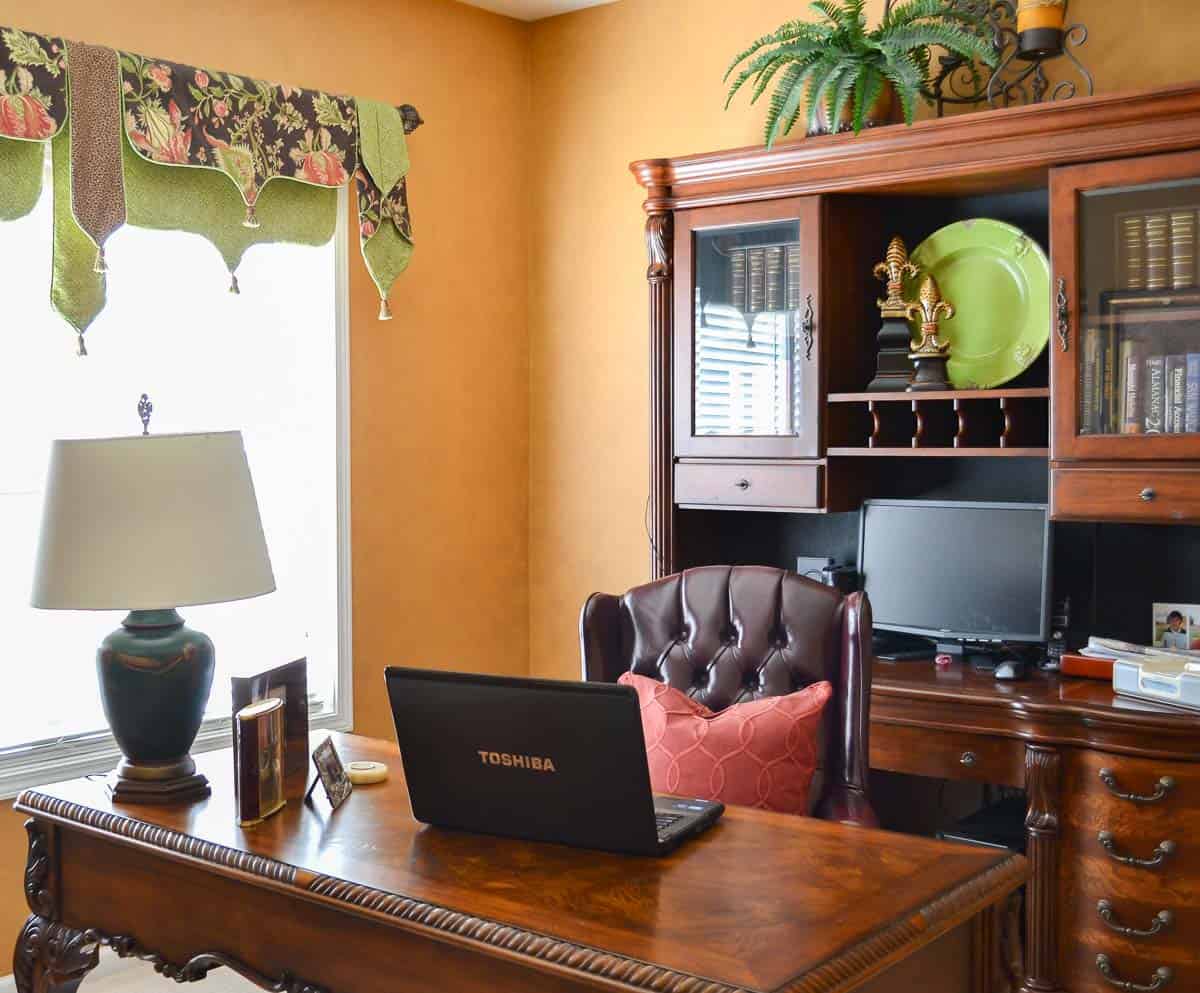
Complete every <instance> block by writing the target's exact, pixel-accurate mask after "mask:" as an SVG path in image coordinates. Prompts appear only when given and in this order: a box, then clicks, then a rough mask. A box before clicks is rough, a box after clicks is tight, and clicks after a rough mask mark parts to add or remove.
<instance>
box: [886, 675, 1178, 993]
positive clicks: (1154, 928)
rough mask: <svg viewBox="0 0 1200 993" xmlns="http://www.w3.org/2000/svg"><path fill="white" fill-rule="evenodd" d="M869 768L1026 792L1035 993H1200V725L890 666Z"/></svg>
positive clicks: (1029, 960)
mask: <svg viewBox="0 0 1200 993" xmlns="http://www.w3.org/2000/svg"><path fill="white" fill-rule="evenodd" d="M871 766H872V767H873V768H876V769H886V770H890V771H893V772H905V773H910V774H914V775H920V776H934V777H938V778H943V779H956V780H973V781H975V782H980V783H995V784H999V785H1006V786H1018V787H1023V788H1024V789H1025V790H1026V791H1027V792H1028V794H1029V813H1028V816H1027V818H1026V821H1025V825H1026V836H1027V855H1028V857H1029V860H1030V862H1031V864H1032V874H1033V875H1032V879H1031V881H1030V887H1029V898H1028V900H1027V914H1028V921H1027V935H1026V956H1025V971H1026V980H1025V986H1024V990H1025V991H1026V993H1059V991H1066V993H1111V991H1112V990H1113V989H1114V987H1115V988H1125V989H1134V988H1137V989H1151V990H1158V989H1163V988H1167V987H1168V986H1169V987H1170V988H1171V989H1178V990H1180V991H1183V990H1189V991H1190V990H1200V963H1198V962H1197V959H1196V955H1195V948H1196V944H1197V941H1198V940H1200V842H1198V841H1197V840H1196V839H1198V838H1200V718H1198V717H1197V716H1196V715H1194V714H1188V713H1187V712H1186V711H1181V710H1174V709H1171V708H1168V707H1159V706H1155V705H1154V704H1143V703H1140V702H1138V701H1134V700H1129V699H1125V698H1122V697H1118V696H1116V695H1115V694H1114V693H1113V692H1112V688H1111V687H1110V686H1109V685H1108V684H1106V683H1103V682H1097V681H1094V680H1084V679H1070V678H1066V679H1063V678H1060V677H1058V676H1053V675H1046V674H1043V673H1035V674H1034V675H1033V676H1032V677H1031V678H1030V679H1028V680H1026V681H1021V682H1014V683H999V682H997V681H996V680H995V679H993V678H992V677H991V676H989V675H986V674H981V673H976V672H974V671H972V670H971V669H969V668H966V667H964V666H961V665H957V664H956V665H955V666H953V667H952V668H951V669H950V670H948V671H946V672H939V671H938V670H937V669H936V668H935V667H934V665H933V663H932V660H930V661H929V662H903V663H887V662H878V661H877V662H876V664H875V667H874V674H873V685H872V692H871ZM1163 777H1167V779H1168V780H1169V785H1166V786H1165V787H1164V786H1160V781H1161V779H1162V778H1163ZM1121 794H1125V795H1124V796H1122V795H1121ZM1129 794H1135V796H1129ZM1104 835H1107V840H1105V839H1104V837H1103V836H1104ZM1163 841H1167V842H1170V845H1169V846H1168V848H1169V849H1170V851H1169V852H1168V853H1167V854H1164V855H1163V856H1162V857H1158V856H1156V854H1155V853H1156V852H1157V851H1158V849H1159V847H1160V843H1161V842H1163ZM1130 858H1134V859H1138V860H1141V861H1142V862H1143V863H1145V864H1140V865H1139V864H1133V863H1130V862H1129V861H1128V860H1129V859H1130ZM1149 863H1153V864H1149ZM1102 902H1103V903H1104V904H1106V905H1107V910H1106V911H1105V910H1103V909H1102ZM1164 911H1165V913H1166V915H1167V918H1166V919H1163V918H1161V917H1160V916H1159V915H1160V914H1161V913H1162V912H1164ZM1166 920H1169V923H1166V922H1165V921H1166ZM1129 928H1133V929H1135V930H1137V931H1145V932H1148V933H1146V934H1132V933H1128V929H1129ZM1101 957H1103V958H1104V960H1105V964H1101ZM1161 969H1167V970H1169V971H1170V973H1171V977H1172V978H1171V979H1169V980H1168V979H1166V978H1165V977H1162V976H1160V975H1159V970H1161ZM1106 972H1107V975H1106ZM1122 982H1129V983H1134V984H1138V985H1137V986H1136V987H1131V986H1126V987H1121V986H1120V983H1122ZM1156 983H1157V985H1155V984H1156Z"/></svg>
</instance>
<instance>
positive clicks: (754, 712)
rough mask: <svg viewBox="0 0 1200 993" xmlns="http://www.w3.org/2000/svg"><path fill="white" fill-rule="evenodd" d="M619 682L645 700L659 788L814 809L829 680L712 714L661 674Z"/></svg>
mask: <svg viewBox="0 0 1200 993" xmlns="http://www.w3.org/2000/svg"><path fill="white" fill-rule="evenodd" d="M618 681H619V682H620V683H623V684H624V685H626V686H632V687H633V688H634V689H635V690H636V691H637V695H638V700H639V702H640V703H641V707H642V728H643V729H644V730H645V734H646V757H647V759H649V762H650V784H651V786H652V787H653V788H654V792H656V793H674V794H676V795H678V796H691V797H697V798H699V799H702V800H720V801H721V802H722V803H731V804H740V805H741V806H745V807H761V808H763V809H764V810H777V811H780V812H782V813H787V814H807V813H808V808H809V803H808V791H809V787H810V786H811V785H812V778H813V773H814V772H815V771H816V768H817V765H818V762H817V732H818V730H819V728H820V724H821V712H822V711H823V710H824V709H825V704H826V703H827V702H828V701H829V697H830V695H831V694H832V692H833V688H832V687H831V686H830V685H829V683H827V682H820V683H813V685H812V686H808V687H806V688H805V689H803V690H800V691H799V692H797V693H790V694H788V695H787V696H773V697H765V698H764V699H762V700H751V701H748V702H746V703H735V704H734V705H733V706H731V707H726V708H725V709H724V710H722V711H721V712H720V713H719V714H714V713H713V712H712V711H711V710H709V709H708V708H707V707H705V706H704V705H703V704H700V703H697V702H696V701H695V700H693V699H692V698H691V697H689V696H688V695H687V694H686V693H681V692H680V691H679V690H676V689H672V688H671V687H670V686H667V685H665V684H664V683H660V682H658V681H657V680H655V679H648V678H647V677H645V676H637V675H634V674H633V673H631V672H627V673H625V674H624V675H622V676H621V678H620V680H618Z"/></svg>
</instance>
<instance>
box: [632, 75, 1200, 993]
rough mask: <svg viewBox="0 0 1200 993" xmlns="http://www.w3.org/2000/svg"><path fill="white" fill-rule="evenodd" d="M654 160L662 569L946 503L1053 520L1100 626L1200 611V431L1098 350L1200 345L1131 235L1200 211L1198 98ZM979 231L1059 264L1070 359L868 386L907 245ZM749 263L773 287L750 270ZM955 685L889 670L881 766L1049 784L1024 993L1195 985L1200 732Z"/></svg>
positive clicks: (1052, 686) (940, 123)
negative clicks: (862, 516)
mask: <svg viewBox="0 0 1200 993" xmlns="http://www.w3.org/2000/svg"><path fill="white" fill-rule="evenodd" d="M631 168H632V170H633V172H634V174H635V176H636V177H637V179H638V181H639V183H641V185H642V186H643V187H644V188H645V190H646V202H645V209H646V213H647V215H648V216H647V224H646V232H647V247H648V251H649V256H650V267H649V270H648V280H649V283H650V361H651V370H650V371H651V375H650V382H651V422H650V437H651V453H650V481H651V484H650V485H651V492H650V522H649V527H650V543H651V556H652V571H653V574H654V575H655V576H656V577H657V576H661V575H666V574H669V573H671V572H675V571H677V570H679V569H682V568H686V567H689V566H693V565H702V564H705V563H709V562H759V563H762V564H771V565H778V566H786V567H791V568H794V567H795V555H796V554H797V553H801V554H810V553H822V554H823V553H829V554H832V555H835V556H836V557H839V558H841V559H842V560H843V561H845V560H847V559H848V558H851V557H852V556H853V554H854V535H853V534H852V533H851V532H852V530H853V532H854V534H856V524H854V522H853V519H854V517H855V516H856V515H854V513H853V512H854V511H856V510H857V509H858V508H859V507H860V505H861V503H862V501H863V499H865V498H868V497H873V496H874V497H897V496H900V497H910V496H913V497H915V496H931V495H937V496H943V497H944V496H950V497H952V498H966V499H971V498H974V499H981V500H989V499H990V500H996V499H1019V500H1028V501H1032V502H1045V503H1048V504H1049V505H1050V507H1051V517H1052V520H1054V521H1055V522H1062V523H1061V524H1056V526H1055V538H1054V555H1055V570H1056V573H1057V576H1058V578H1059V581H1060V582H1061V583H1062V584H1063V588H1064V589H1067V590H1069V591H1070V592H1071V594H1072V596H1075V598H1076V603H1077V604H1078V605H1081V606H1082V607H1083V609H1082V610H1079V611H1077V618H1076V620H1077V626H1078V631H1077V633H1079V634H1086V633H1090V632H1096V633H1108V634H1110V635H1114V636H1118V637H1127V638H1129V639H1130V640H1140V641H1144V640H1145V636H1146V629H1148V625H1149V611H1148V610H1145V611H1144V612H1142V604H1141V602H1140V601H1138V602H1137V604H1136V605H1131V604H1130V603H1129V601H1130V597H1131V595H1132V594H1131V592H1130V591H1131V590H1133V591H1143V590H1144V591H1145V592H1146V595H1147V596H1150V595H1156V596H1161V598H1163V599H1172V597H1171V596H1167V595H1166V594H1165V593H1163V594H1159V592H1158V591H1159V590H1166V589H1170V590H1172V591H1179V592H1177V593H1176V597H1174V598H1176V599H1177V598H1178V596H1179V595H1182V593H1183V592H1187V591H1189V590H1191V589H1192V587H1196V589H1195V593H1196V594H1197V595H1198V596H1200V577H1195V576H1193V573H1197V572H1200V570H1195V569H1194V562H1195V561H1197V559H1196V558H1195V555H1196V554H1200V538H1198V537H1197V536H1198V535H1200V529H1197V530H1193V529H1192V528H1169V527H1164V525H1177V524H1197V523H1200V426H1197V427H1195V428H1193V430H1191V431H1188V430H1185V425H1184V423H1183V421H1182V420H1180V421H1179V423H1178V425H1176V426H1175V427H1174V428H1173V427H1171V425H1170V424H1167V425H1155V424H1150V425H1147V424H1146V423H1145V422H1144V420H1143V419H1144V416H1146V414H1147V411H1144V410H1143V408H1142V407H1138V408H1137V409H1136V411H1135V410H1133V409H1132V408H1130V409H1128V410H1127V409H1124V408H1123V407H1118V406H1114V404H1119V400H1120V394H1119V390H1117V389H1116V388H1115V387H1113V388H1110V390H1109V393H1108V396H1109V397H1110V398H1111V397H1112V396H1117V398H1118V399H1117V400H1111V399H1104V396H1103V395H1102V393H1101V390H1100V387H1099V386H1098V385H1097V382H1098V381H1097V372H1096V368H1097V367H1096V364H1095V356H1096V354H1097V353H1096V351H1095V349H1096V348H1097V347H1098V346H1097V344H1096V342H1097V341H1100V340H1107V341H1108V342H1109V345H1108V347H1109V348H1111V349H1115V351H1114V353H1113V354H1114V365H1116V364H1117V363H1119V362H1121V361H1124V360H1125V358H1126V357H1127V352H1126V348H1127V346H1125V345H1124V342H1125V341H1126V340H1127V339H1128V340H1130V341H1138V342H1144V341H1150V342H1152V343H1154V344H1152V345H1151V346H1150V347H1156V348H1159V349H1160V350H1161V351H1164V352H1166V353H1168V354H1170V353H1175V352H1177V353H1179V354H1181V355H1185V356H1186V353H1187V352H1188V351H1195V352H1196V353H1200V289H1195V287H1197V286H1198V285H1200V280H1197V279H1196V278H1195V273H1194V271H1193V272H1192V274H1191V276H1190V280H1191V287H1192V288H1193V292H1192V293H1191V294H1188V293H1186V292H1178V291H1176V290H1175V287H1178V286H1183V285H1186V281H1187V279H1188V278H1189V275H1188V273H1187V271H1186V270H1185V271H1182V272H1180V273H1176V272H1168V273H1167V275H1166V279H1167V282H1166V283H1165V284H1164V283H1163V282H1161V280H1162V278H1163V272H1162V269H1161V266H1162V264H1163V260H1162V257H1161V255H1159V254H1156V250H1157V249H1158V248H1159V247H1160V246H1156V245H1151V246H1150V247H1149V249H1148V248H1147V246H1146V245H1145V244H1142V245H1141V246H1140V247H1139V246H1131V244H1128V243H1126V241H1125V240H1123V234H1122V232H1123V231H1124V228H1123V224H1124V223H1126V218H1129V217H1137V218H1139V219H1140V220H1138V221H1137V222H1136V224H1142V221H1143V220H1144V219H1145V218H1146V217H1147V216H1149V215H1154V216H1159V215H1164V216H1167V217H1168V218H1170V217H1171V216H1172V215H1173V214H1175V213H1181V212H1182V213H1186V212H1187V211H1188V210H1190V211H1191V216H1192V217H1193V219H1194V218H1196V216H1197V215H1196V210H1197V206H1198V205H1200V85H1187V86H1177V87H1173V88H1169V89H1163V90H1157V91H1153V92H1140V93H1129V94H1121V95H1116V96H1106V97H1096V98H1088V99H1078V100H1071V101H1064V102H1061V103H1055V104H1046V105H1041V106H1034V107H1020V108H1013V109H1007V110H999V111H984V112H978V113H971V114H965V115H961V116H956V117H952V118H945V119H939V120H931V121H924V122H920V123H918V124H916V125H915V126H913V127H911V128H910V127H904V126H895V127H887V128H881V129H879V130H876V131H871V132H864V133H863V134H862V135H860V136H854V135H836V136H828V137H821V138H810V139H805V140H800V141H794V142H784V143H781V144H779V145H777V146H776V147H775V148H774V149H773V150H770V151H767V150H764V149H761V148H747V149H738V150H733V151H725V152H716V153H712V154H703V155H692V156H686V157H682V158H675V159H650V160H646V161H641V162H636V163H634V164H633V166H632V167H631ZM981 216H986V217H993V218H997V219H999V220H1004V221H1009V222H1011V223H1013V224H1015V225H1017V226H1018V227H1020V228H1021V229H1022V230H1023V231H1025V232H1026V233H1027V235H1028V236H1029V237H1030V238H1033V239H1035V240H1036V241H1038V242H1039V243H1041V244H1042V246H1043V247H1044V248H1045V249H1046V250H1047V252H1048V254H1049V256H1050V259H1051V264H1052V297H1053V300H1052V303H1051V308H1052V313H1051V322H1052V323H1051V337H1050V345H1049V348H1048V351H1047V354H1046V355H1044V356H1043V357H1042V358H1041V359H1039V360H1038V361H1037V362H1035V363H1034V364H1033V365H1032V366H1031V367H1030V368H1029V369H1028V370H1027V372H1025V373H1024V374H1022V376H1021V377H1020V378H1018V379H1017V380H1016V381H1014V382H1013V383H1011V384H1009V385H1006V386H1004V387H1002V388H999V389H991V390H947V391H944V392H936V393H922V394H911V393H904V392H898V393H878V392H874V393H872V392H867V391H866V387H867V384H868V383H869V381H870V380H871V378H872V375H873V371H874V362H875V354H876V345H875V334H876V332H877V331H878V329H879V325H880V318H879V312H878V310H877V308H876V306H875V301H876V298H877V297H878V296H879V295H880V292H879V291H880V289H881V286H880V284H879V283H877V282H876V281H875V280H874V278H873V277H872V275H871V273H872V268H873V266H874V265H875V263H877V262H878V261H880V259H882V257H883V254H884V251H885V249H886V247H887V244H888V241H889V239H890V237H891V236H892V235H893V234H900V235H901V236H902V237H904V238H905V240H906V241H907V243H908V244H909V246H910V247H911V246H915V245H916V244H917V243H918V242H920V241H921V240H922V239H923V238H925V237H926V236H928V235H929V234H931V233H932V232H933V231H935V230H937V229H938V228H940V227H942V226H944V225H945V224H947V223H950V222H952V221H955V220H960V219H967V218H972V217H981ZM1130 223H1135V222H1130ZM1154 223H1157V222H1154ZM1143 227H1144V225H1143ZM1193 244H1194V241H1193ZM747 246H753V247H754V248H755V249H759V248H761V249H763V251H761V252H757V251H756V252H754V253H750V254H751V255H753V256H754V258H755V260H756V264H757V265H760V266H763V265H765V266H767V267H769V269H770V270H771V272H772V273H773V274H774V275H773V278H768V279H766V280H765V281H764V280H763V279H762V278H760V277H759V276H756V274H753V273H751V272H749V271H747V268H746V266H747V262H746V256H747V253H746V252H745V251H744V249H745V248H746V247H747ZM1138 252H1141V253H1143V256H1144V255H1145V254H1146V253H1147V252H1148V253H1149V255H1150V259H1149V263H1148V264H1147V262H1146V259H1145V258H1143V257H1134V256H1137V253H1138ZM739 253H740V255H739ZM1135 262H1136V263H1137V264H1138V265H1137V266H1136V267H1135V265H1134V263H1135ZM1178 264H1180V265H1181V266H1186V261H1185V260H1182V256H1181V259H1180V260H1179V263H1178ZM1169 265H1170V263H1168V267H1169ZM1193 265H1194V263H1193ZM1135 269H1136V271H1135ZM1147 277H1148V278H1147ZM1139 280H1140V283H1139ZM1172 280H1174V282H1172ZM772 286H773V287H774V289H772V288H771V287H772ZM764 287H765V288H764ZM756 293H757V294H767V293H773V294H774V299H766V298H764V299H761V300H758V301H756V300H754V299H753V295H754V294H756ZM1147 295H1150V296H1152V297H1154V298H1155V300H1157V303H1155V301H1154V300H1151V301H1149V302H1147V301H1146V300H1144V299H1143V300H1141V303H1140V306H1141V309H1140V310H1136V311H1134V310H1130V309H1129V307H1128V306H1127V304H1128V301H1129V300H1131V299H1133V298H1135V297H1146V296H1147ZM961 303H962V302H961V301H959V304H960V305H961ZM1147 306H1149V307H1150V309H1149V310H1147ZM1151 310H1152V311H1153V313H1150V311H1151ZM747 313H752V314H755V315H759V316H756V317H755V318H754V319H753V320H751V319H745V318H744V315H745V314H747ZM1130 314H1134V315H1135V316H1136V318H1137V320H1134V318H1133V317H1130ZM1129 347H1132V346H1129ZM1136 347H1142V345H1138V346H1136ZM1136 354H1137V355H1138V359H1137V361H1141V356H1142V354H1143V353H1141V352H1139V353H1136ZM1197 358H1198V361H1200V355H1198V356H1197ZM1168 361H1169V359H1168ZM731 370H734V372H731ZM1198 371H1200V370H1198ZM735 373H736V374H735ZM1111 375H1112V377H1113V382H1114V383H1116V382H1117V381H1118V380H1119V377H1120V368H1119V367H1118V368H1117V369H1116V371H1115V372H1112V373H1111ZM1198 385H1200V384H1198ZM1139 402H1141V403H1145V402H1147V401H1139ZM1110 407H1111V408H1112V409H1110ZM1170 413H1171V412H1170V411H1169V410H1167V411H1166V412H1165V416H1166V417H1167V418H1168V419H1169V417H1170ZM1183 416H1184V415H1183V414H1182V413H1180V414H1179V417H1180V418H1182V417H1183ZM1147 426H1148V427H1149V430H1147ZM1130 525H1142V526H1143V527H1140V528H1130ZM1144 525H1154V526H1153V527H1144ZM839 553H840V554H839ZM1118 562H1119V563H1121V564H1120V565H1119V566H1118V565H1116V564H1115V563H1118ZM1160 573H1161V574H1162V575H1160ZM1189 584H1190V585H1189ZM1057 592H1058V590H1057V588H1056V594H1057ZM1139 595H1140V593H1139ZM1192 602H1200V599H1198V597H1196V596H1194V597H1193V601H1192ZM1126 606H1128V607H1129V609H1124V608H1125V607H1126ZM1139 612H1141V613H1139ZM1126 614H1128V615H1129V616H1128V617H1127V616H1126ZM1106 624H1107V625H1108V628H1109V629H1108V630H1106V631H1103V632H1101V631H1099V628H1101V627H1104V626H1105V625H1106ZM956 679H957V681H956V682H955V681H954V680H951V681H949V682H948V681H947V680H945V679H941V680H939V678H938V677H937V676H936V675H935V674H934V673H933V671H932V667H931V666H922V667H919V669H918V668H916V667H906V668H900V667H888V668H885V667H884V666H882V665H877V666H876V667H875V673H874V689H873V694H872V725H871V736H872V750H871V756H872V765H873V766H874V767H876V768H880V769H887V770H893V771H899V772H907V773H913V774H918V775H928V776H937V777H940V778H950V779H964V780H974V781H977V782H986V783H993V784H999V785H1007V786H1017V787H1022V788H1024V789H1025V790H1026V792H1027V795H1028V802H1029V813H1028V818H1027V821H1026V827H1027V844H1028V854H1029V856H1030V858H1031V861H1032V864H1033V872H1034V877H1033V880H1032V882H1031V885H1030V888H1029V893H1028V898H1027V922H1028V923H1027V927H1028V934H1027V941H1026V954H1025V978H1024V987H1023V989H1024V991H1025V993H1056V991H1064V993H1100V991H1105V990H1112V989H1114V988H1115V989H1126V990H1143V989H1144V990H1158V989H1163V988H1167V987H1168V986H1173V987H1174V988H1176V989H1179V990H1181V991H1182V990H1192V989H1200V961H1197V959H1196V956H1195V953H1194V949H1195V947H1196V944H1197V942H1198V941H1200V841H1197V840H1196V839H1198V838H1200V719H1197V718H1196V717H1193V716H1188V715H1187V714H1186V713H1183V712H1172V711H1169V710H1167V709H1165V708H1156V707H1152V706H1145V707H1143V706H1139V705H1137V704H1134V703H1130V702H1128V701H1122V700H1118V699H1116V698H1114V697H1113V695H1112V693H1111V691H1110V690H1109V689H1108V688H1107V687H1106V686H1105V685H1104V684H1100V683H1087V684H1082V683H1077V682H1073V681H1070V680H1060V679H1058V678H1057V677H1054V676H1045V675H1042V674H1038V675H1037V676H1036V678H1033V679H1031V680H1030V681H1028V682H1025V683H1019V684H1012V685H1008V686H998V685H996V684H995V683H993V682H992V681H991V680H990V678H988V677H980V676H977V675H976V674H973V673H960V674H959V675H958V676H957V677H956ZM1164 784H1165V785H1164ZM1162 842H1170V844H1169V845H1167V846H1166V849H1167V851H1166V854H1163V845H1162V844H1161V843H1162Z"/></svg>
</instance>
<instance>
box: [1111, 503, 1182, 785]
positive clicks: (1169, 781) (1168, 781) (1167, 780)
mask: <svg viewBox="0 0 1200 993" xmlns="http://www.w3.org/2000/svg"><path fill="white" fill-rule="evenodd" d="M1149 492H1151V493H1153V492H1154V491H1153V490H1150V491H1149ZM1142 499H1143V500H1144V499H1146V497H1145V494H1143V496H1142ZM1100 782H1102V783H1103V784H1104V785H1105V786H1107V787H1108V791H1109V792H1110V793H1111V794H1112V795H1113V796H1115V797H1116V798H1117V799H1118V800H1129V801H1131V802H1132V803H1158V801H1159V800H1162V799H1164V798H1165V797H1166V795H1167V794H1168V793H1170V792H1171V790H1173V789H1175V779H1174V777H1172V776H1163V777H1162V778H1161V779H1159V781H1158V783H1157V784H1156V785H1155V787H1154V792H1153V793H1122V792H1121V790H1120V787H1119V786H1118V784H1117V775H1116V773H1114V772H1113V771H1112V769H1101V770H1100Z"/></svg>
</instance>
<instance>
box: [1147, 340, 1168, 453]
mask: <svg viewBox="0 0 1200 993" xmlns="http://www.w3.org/2000/svg"><path fill="white" fill-rule="evenodd" d="M1166 380H1167V369H1166V357H1165V356H1163V355H1161V354H1156V355H1148V356H1147V357H1146V380H1145V389H1146V393H1145V398H1144V400H1143V403H1144V405H1145V410H1146V413H1145V417H1144V418H1143V419H1142V424H1143V426H1144V428H1145V431H1146V434H1162V432H1163V430H1164V428H1165V425H1166V406H1165V404H1166V399H1167V397H1166V385H1167V383H1166Z"/></svg>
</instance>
